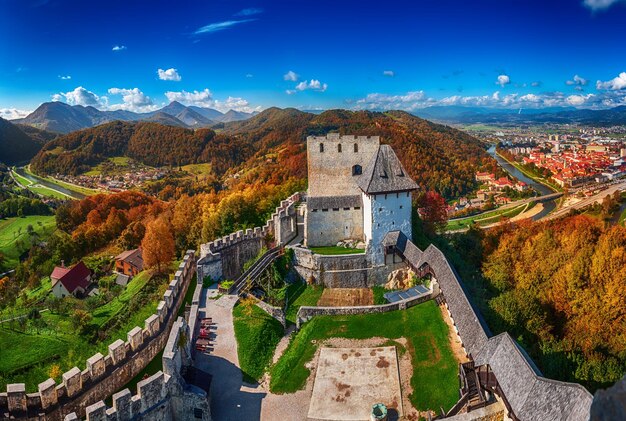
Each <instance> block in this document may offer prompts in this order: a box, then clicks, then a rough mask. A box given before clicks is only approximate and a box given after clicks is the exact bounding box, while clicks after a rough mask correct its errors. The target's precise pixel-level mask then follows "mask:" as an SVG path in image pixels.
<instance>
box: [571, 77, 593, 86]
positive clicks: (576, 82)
mask: <svg viewBox="0 0 626 421" xmlns="http://www.w3.org/2000/svg"><path fill="white" fill-rule="evenodd" d="M588 83H589V81H588V80H587V79H585V78H582V77H580V76H578V75H574V77H573V78H572V80H566V81H565V84H566V85H570V86H571V85H576V86H585V85H587V84H588Z"/></svg>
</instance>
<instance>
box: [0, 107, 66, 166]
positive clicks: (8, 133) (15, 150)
mask: <svg viewBox="0 0 626 421" xmlns="http://www.w3.org/2000/svg"><path fill="white" fill-rule="evenodd" d="M55 136H56V134H54V133H50V132H46V131H43V130H38V129H35V128H33V127H28V126H21V125H19V124H13V123H11V122H10V121H7V120H4V119H2V118H0V162H2V163H4V164H7V165H13V164H17V163H20V162H23V161H28V160H29V159H31V158H32V157H33V156H35V154H36V153H37V152H38V151H39V150H40V149H41V147H42V145H43V144H44V143H46V142H47V141H49V140H50V139H52V138H54V137H55Z"/></svg>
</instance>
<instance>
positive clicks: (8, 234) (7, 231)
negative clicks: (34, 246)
mask: <svg viewBox="0 0 626 421" xmlns="http://www.w3.org/2000/svg"><path fill="white" fill-rule="evenodd" d="M29 225H32V227H33V229H34V232H36V233H37V234H39V238H40V239H42V240H43V239H45V238H46V237H47V236H48V235H50V234H51V233H52V232H53V231H54V230H55V228H56V221H55V219H54V216H52V215H49V216H40V215H30V216H25V217H23V218H17V217H15V218H7V219H0V252H1V253H2V254H4V256H5V258H6V261H5V262H4V264H3V266H4V267H5V268H14V267H15V266H16V265H17V263H18V262H19V257H20V255H21V254H22V253H23V252H24V251H25V250H27V249H29V248H30V242H29V238H28V237H29V234H28V226H29ZM20 243H23V245H21V246H20Z"/></svg>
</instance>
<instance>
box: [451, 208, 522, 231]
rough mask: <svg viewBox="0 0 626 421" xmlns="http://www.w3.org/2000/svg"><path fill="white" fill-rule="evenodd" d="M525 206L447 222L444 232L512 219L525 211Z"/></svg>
mask: <svg viewBox="0 0 626 421" xmlns="http://www.w3.org/2000/svg"><path fill="white" fill-rule="evenodd" d="M526 208H527V204H523V205H519V206H515V207H512V208H507V209H496V210H494V211H491V212H485V213H481V214H478V215H473V216H468V217H467V218H461V219H455V220H452V221H448V225H446V231H455V230H460V229H464V228H468V227H469V226H470V225H472V224H473V223H476V224H478V225H489V224H493V223H496V222H498V220H499V219H500V217H502V216H504V217H507V218H513V217H514V216H517V215H519V214H520V213H522V212H523V211H524V210H526Z"/></svg>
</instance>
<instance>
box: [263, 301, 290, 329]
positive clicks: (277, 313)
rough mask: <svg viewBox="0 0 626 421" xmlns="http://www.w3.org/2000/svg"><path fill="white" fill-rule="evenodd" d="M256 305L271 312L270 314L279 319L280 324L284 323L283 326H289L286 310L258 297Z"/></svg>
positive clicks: (268, 312)
mask: <svg viewBox="0 0 626 421" xmlns="http://www.w3.org/2000/svg"><path fill="white" fill-rule="evenodd" d="M256 305H257V307H259V308H260V309H261V310H263V311H264V312H266V313H267V314H269V315H270V316H272V317H273V318H275V319H276V320H278V321H279V322H280V324H281V325H283V327H287V319H286V318H285V311H284V310H283V309H282V308H280V307H274V306H271V305H269V304H268V303H266V302H265V301H261V300H259V299H257V302H256Z"/></svg>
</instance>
